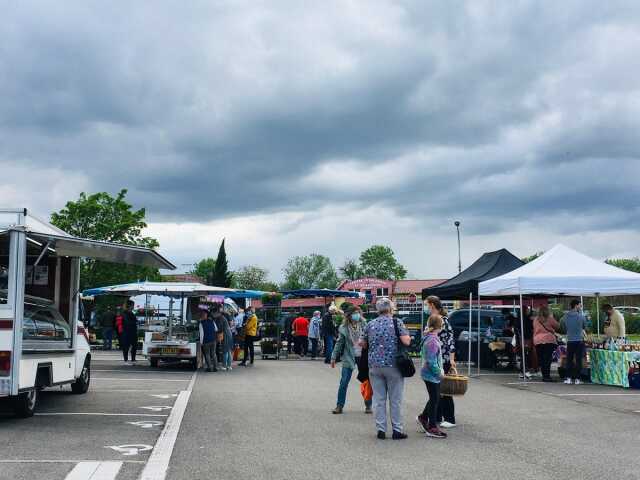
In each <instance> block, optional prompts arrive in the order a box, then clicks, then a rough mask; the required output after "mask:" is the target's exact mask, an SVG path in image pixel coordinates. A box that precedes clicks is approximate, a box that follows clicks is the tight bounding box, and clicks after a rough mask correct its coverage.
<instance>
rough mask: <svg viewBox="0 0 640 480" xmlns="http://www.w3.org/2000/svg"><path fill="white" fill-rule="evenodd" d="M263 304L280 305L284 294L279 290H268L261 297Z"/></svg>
mask: <svg viewBox="0 0 640 480" xmlns="http://www.w3.org/2000/svg"><path fill="white" fill-rule="evenodd" d="M261 300H262V304H263V305H280V303H281V302H282V294H281V293H278V292H268V293H265V294H263V295H262V297H261Z"/></svg>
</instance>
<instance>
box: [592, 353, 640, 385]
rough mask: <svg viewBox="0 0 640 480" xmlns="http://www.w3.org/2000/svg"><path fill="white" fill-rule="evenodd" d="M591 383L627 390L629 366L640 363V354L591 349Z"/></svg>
mask: <svg viewBox="0 0 640 480" xmlns="http://www.w3.org/2000/svg"><path fill="white" fill-rule="evenodd" d="M589 358H590V359H591V382H592V383H598V384H601V385H614V386H618V387H623V388H629V365H630V364H631V363H632V362H638V361H640V352H623V351H616V350H603V349H595V348H594V349H592V350H591V351H590V353H589Z"/></svg>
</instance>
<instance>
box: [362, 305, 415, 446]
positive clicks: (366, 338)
mask: <svg viewBox="0 0 640 480" xmlns="http://www.w3.org/2000/svg"><path fill="white" fill-rule="evenodd" d="M376 310H377V311H378V315H379V316H378V318H376V319H375V320H372V321H371V322H369V323H368V324H367V326H366V327H365V329H364V332H363V334H362V344H363V347H365V348H368V349H369V379H370V381H371V387H372V388H373V408H374V412H375V420H376V428H377V430H378V438H379V439H380V440H383V439H385V438H386V432H387V398H388V399H389V405H390V410H391V426H392V428H393V435H392V438H393V439H394V440H402V439H405V438H407V434H406V433H404V426H403V423H402V400H403V397H404V377H403V376H402V375H401V374H400V371H399V370H398V368H397V364H396V354H397V353H398V342H402V344H403V345H405V346H409V345H410V344H411V337H410V336H409V331H408V330H407V328H406V327H405V326H404V323H402V320H400V319H394V318H393V316H392V312H393V303H392V302H391V300H389V299H388V298H380V299H378V301H377V302H376ZM396 326H397V333H396Z"/></svg>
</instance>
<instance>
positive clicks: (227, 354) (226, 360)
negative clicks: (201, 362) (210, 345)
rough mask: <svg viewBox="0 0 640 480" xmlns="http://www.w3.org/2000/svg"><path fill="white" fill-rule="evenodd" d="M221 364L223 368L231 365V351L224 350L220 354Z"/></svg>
mask: <svg viewBox="0 0 640 480" xmlns="http://www.w3.org/2000/svg"><path fill="white" fill-rule="evenodd" d="M222 366H223V367H225V368H229V367H231V351H230V350H225V351H224V353H223V354H222Z"/></svg>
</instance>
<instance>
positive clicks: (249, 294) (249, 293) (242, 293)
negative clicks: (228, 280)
mask: <svg viewBox="0 0 640 480" xmlns="http://www.w3.org/2000/svg"><path fill="white" fill-rule="evenodd" d="M265 293H267V292H263V291H261V290H236V291H234V292H229V293H225V297H227V298H262V296H263V295H264V294H265Z"/></svg>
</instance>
